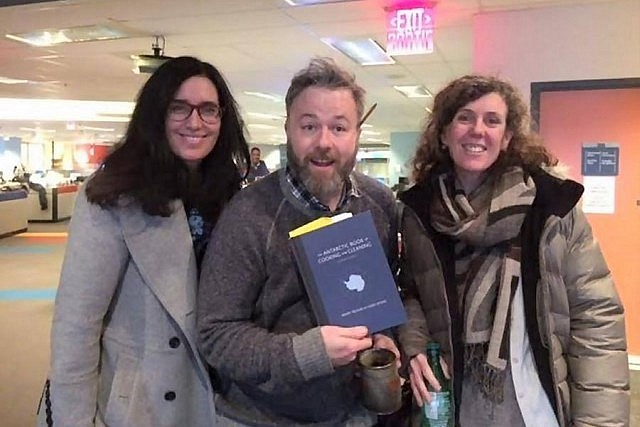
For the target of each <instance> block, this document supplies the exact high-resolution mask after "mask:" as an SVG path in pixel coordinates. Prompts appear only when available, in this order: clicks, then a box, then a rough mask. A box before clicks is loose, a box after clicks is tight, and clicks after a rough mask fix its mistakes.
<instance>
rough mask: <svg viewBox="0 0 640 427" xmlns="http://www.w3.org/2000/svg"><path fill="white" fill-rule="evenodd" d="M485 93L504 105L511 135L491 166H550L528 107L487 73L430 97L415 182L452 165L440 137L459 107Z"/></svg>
mask: <svg viewBox="0 0 640 427" xmlns="http://www.w3.org/2000/svg"><path fill="white" fill-rule="evenodd" d="M489 93H497V94H498V95H500V96H501V97H502V99H503V100H504V102H505V104H506V105H507V123H506V130H507V131H508V132H511V134H512V136H511V141H510V142H509V147H508V148H507V150H506V151H504V152H501V153H500V155H499V157H498V160H497V161H496V163H495V164H494V166H492V169H493V170H501V169H502V168H504V167H506V166H513V165H518V166H523V167H525V168H528V167H539V166H544V165H547V166H554V165H555V164H556V163H557V162H558V161H557V159H556V158H555V157H554V156H553V155H552V154H551V153H550V152H549V151H547V149H546V148H545V147H544V145H543V141H542V139H541V138H540V136H539V135H537V134H536V133H534V132H533V131H531V128H530V121H531V116H530V114H529V109H528V108H527V105H526V104H525V103H524V101H523V100H522V97H521V95H520V93H519V92H518V90H517V89H516V88H515V87H514V86H513V85H512V84H511V83H509V82H507V81H505V80H501V79H499V78H496V77H491V76H483V75H477V74H476V75H467V76H463V77H460V78H458V79H456V80H454V81H452V82H451V83H449V84H448V85H447V86H446V87H445V88H444V89H442V90H441V91H440V92H438V94H437V95H436V97H435V99H434V102H433V112H432V113H431V117H430V118H429V121H428V122H427V124H426V126H425V127H424V130H423V131H422V135H421V136H420V142H419V145H418V149H417V150H416V155H415V157H414V159H413V179H414V180H415V182H423V181H424V180H425V179H426V177H427V176H428V175H429V172H430V171H431V170H432V169H435V168H438V169H440V168H441V169H447V168H451V167H453V160H452V159H451V156H450V155H449V151H448V150H443V149H442V146H441V145H442V143H441V140H440V137H441V135H442V133H443V132H444V131H445V129H446V127H447V126H448V125H449V124H451V122H452V121H453V118H454V116H455V115H456V113H457V112H458V110H459V109H460V108H462V107H464V106H465V105H467V104H468V103H470V102H473V101H475V100H477V99H479V98H481V97H483V96H484V95H487V94H489Z"/></svg>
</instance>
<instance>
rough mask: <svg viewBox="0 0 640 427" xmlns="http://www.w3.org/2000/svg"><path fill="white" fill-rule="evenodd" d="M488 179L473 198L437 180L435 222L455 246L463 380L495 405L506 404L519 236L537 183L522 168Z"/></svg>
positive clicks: (444, 178)
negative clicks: (466, 379)
mask: <svg viewBox="0 0 640 427" xmlns="http://www.w3.org/2000/svg"><path fill="white" fill-rule="evenodd" d="M496 175H497V174H494V175H493V176H489V177H488V178H487V179H486V180H485V182H483V183H482V184H481V185H480V186H479V187H478V188H477V189H476V190H474V191H473V192H472V194H470V195H465V193H464V191H463V190H462V189H461V187H460V186H459V185H456V182H455V178H454V176H453V175H452V174H442V175H440V176H439V177H438V179H437V183H438V185H439V190H440V191H436V192H434V200H432V203H431V222H432V225H433V227H434V228H435V229H436V230H438V231H439V232H441V233H444V234H447V235H449V236H451V237H453V238H454V239H455V240H456V245H455V254H456V265H455V273H456V277H455V280H456V287H457V290H458V296H459V298H458V300H459V301H460V307H458V308H459V310H460V312H461V313H463V315H464V317H463V322H464V328H463V331H464V332H463V342H464V344H465V356H464V358H465V376H468V377H469V378H471V379H472V382H473V383H474V384H475V385H477V386H478V387H479V389H480V390H481V392H482V393H483V394H484V395H485V396H486V397H487V398H488V399H491V400H492V401H495V402H501V401H502V399H503V393H502V391H503V383H504V377H505V375H504V374H505V372H504V370H505V368H506V366H507V360H508V357H509V319H510V313H511V310H510V308H511V300H512V298H513V295H514V293H515V290H516V288H517V286H518V283H519V280H520V247H519V240H518V236H519V234H520V228H521V226H522V222H523V220H524V217H525V215H526V213H527V211H528V209H529V207H530V206H531V204H532V203H533V199H534V198H535V194H536V189H535V185H534V183H533V180H532V179H531V178H530V177H525V175H524V173H523V171H522V169H521V168H519V167H512V168H509V169H507V170H506V171H505V172H504V173H502V174H500V175H499V176H496Z"/></svg>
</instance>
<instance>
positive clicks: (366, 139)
mask: <svg viewBox="0 0 640 427" xmlns="http://www.w3.org/2000/svg"><path fill="white" fill-rule="evenodd" d="M365 141H367V142H382V141H384V140H383V139H380V138H365Z"/></svg>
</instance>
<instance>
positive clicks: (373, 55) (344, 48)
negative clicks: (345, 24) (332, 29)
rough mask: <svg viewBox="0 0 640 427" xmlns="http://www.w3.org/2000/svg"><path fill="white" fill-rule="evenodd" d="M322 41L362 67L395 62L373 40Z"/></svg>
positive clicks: (332, 39)
mask: <svg viewBox="0 0 640 427" xmlns="http://www.w3.org/2000/svg"><path fill="white" fill-rule="evenodd" d="M322 41H323V42H324V43H326V44H328V45H329V46H331V47H332V48H334V49H336V50H338V51H340V52H342V53H343V54H345V55H347V56H348V57H349V58H351V59H352V60H353V61H355V62H357V63H358V64H360V65H362V66H367V65H387V64H395V62H396V61H395V60H394V59H393V58H392V57H390V56H389V55H387V53H386V52H385V51H384V49H383V48H382V47H381V46H380V45H379V44H378V43H377V42H376V41H375V40H373V39H352V40H346V39H336V38H323V39H322Z"/></svg>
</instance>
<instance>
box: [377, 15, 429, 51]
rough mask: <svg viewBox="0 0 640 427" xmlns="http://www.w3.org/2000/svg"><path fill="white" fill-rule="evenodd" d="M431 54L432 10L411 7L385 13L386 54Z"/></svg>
mask: <svg viewBox="0 0 640 427" xmlns="http://www.w3.org/2000/svg"><path fill="white" fill-rule="evenodd" d="M431 52H433V9H430V8H427V7H411V8H404V9H396V10H389V11H387V54H389V55H417V54H422V53H431Z"/></svg>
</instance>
